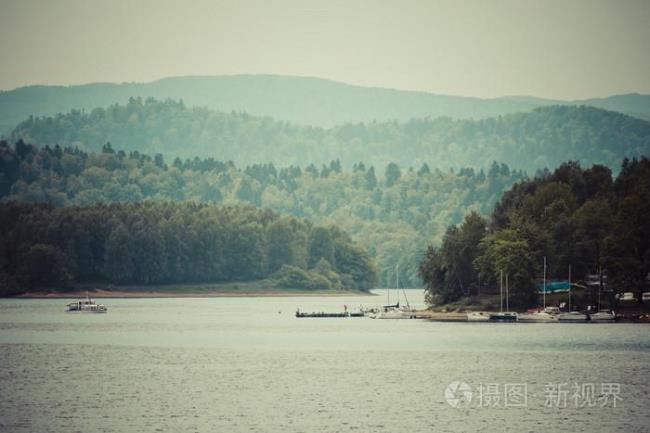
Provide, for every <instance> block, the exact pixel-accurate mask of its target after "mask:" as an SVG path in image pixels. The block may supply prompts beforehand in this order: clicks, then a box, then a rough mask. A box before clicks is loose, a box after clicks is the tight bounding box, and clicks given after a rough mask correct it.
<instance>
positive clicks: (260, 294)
mask: <svg viewBox="0 0 650 433" xmlns="http://www.w3.org/2000/svg"><path fill="white" fill-rule="evenodd" d="M88 295H89V296H90V297H91V298H98V299H99V298H101V299H110V298H125V299H136V298H265V297H268V298H276V297H310V296H311V297H318V296H320V297H351V296H376V295H375V294H373V293H370V292H363V291H336V292H334V291H290V290H269V291H263V290H259V291H256V290H251V291H246V290H242V291H237V290H231V291H228V290H210V291H198V292H189V291H188V292H180V291H179V292H175V291H156V290H103V289H97V290H89V291H88ZM85 297H86V291H85V290H74V291H69V292H47V291H32V292H26V293H21V294H20V295H16V296H7V297H4V298H5V299H12V298H17V299H65V298H71V299H77V298H85Z"/></svg>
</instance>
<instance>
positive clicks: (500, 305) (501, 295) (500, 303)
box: [499, 269, 503, 313]
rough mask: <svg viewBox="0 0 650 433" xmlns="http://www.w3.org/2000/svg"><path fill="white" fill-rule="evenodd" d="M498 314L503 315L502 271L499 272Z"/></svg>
mask: <svg viewBox="0 0 650 433" xmlns="http://www.w3.org/2000/svg"><path fill="white" fill-rule="evenodd" d="M499 312H500V313H503V269H502V270H500V271H499Z"/></svg>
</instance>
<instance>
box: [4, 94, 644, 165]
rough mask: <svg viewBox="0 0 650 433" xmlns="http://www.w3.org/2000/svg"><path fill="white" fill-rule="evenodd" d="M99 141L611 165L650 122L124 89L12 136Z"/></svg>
mask: <svg viewBox="0 0 650 433" xmlns="http://www.w3.org/2000/svg"><path fill="white" fill-rule="evenodd" d="M19 138H23V139H25V140H26V141H30V142H35V143H39V144H40V145H54V144H60V145H62V146H77V147H79V148H81V149H86V150H89V151H97V150H100V149H101V148H102V146H103V145H104V144H105V143H106V142H111V144H112V145H113V147H114V148H118V149H124V150H127V151H132V150H138V151H140V152H144V153H149V154H152V155H153V154H155V153H162V154H164V155H165V156H172V157H173V156H180V157H182V158H193V157H195V156H199V157H213V158H216V159H219V160H223V161H227V160H232V161H234V162H236V163H237V164H238V165H246V164H255V163H260V162H272V163H274V164H276V165H283V166H286V165H292V164H293V165H297V164H300V165H303V164H305V163H310V162H313V163H316V164H318V165H320V164H323V163H328V162H329V161H331V160H336V159H339V160H340V161H343V163H344V164H345V165H346V166H347V167H349V166H350V165H351V164H352V163H353V162H355V161H364V162H365V163H366V164H369V165H375V166H382V167H383V166H385V165H386V164H388V163H389V162H395V163H397V164H399V165H400V166H402V167H409V166H413V167H419V166H420V165H422V163H425V162H426V163H427V164H429V165H430V166H431V167H439V168H442V169H448V168H450V167H467V166H473V167H485V168H487V167H486V166H487V165H488V164H489V163H490V162H491V161H494V160H496V161H501V162H504V163H506V164H508V165H510V166H513V167H517V168H520V169H524V170H527V171H529V172H531V173H534V172H535V171H536V170H537V169H540V168H546V167H548V168H554V167H556V166H558V165H559V164H561V163H562V162H563V161H567V160H575V161H580V162H581V163H582V164H584V165H591V164H596V163H598V164H605V165H607V166H609V167H612V168H617V167H618V165H619V163H620V160H622V159H623V158H624V157H638V156H642V155H646V154H648V153H650V122H647V121H643V120H640V119H637V118H633V117H629V116H625V115H623V114H620V113H616V112H611V111H605V110H600V109H596V108H593V107H586V106H581V107H569V106H549V107H543V108H537V109H535V110H533V111H532V112H529V113H518V114H510V115H506V116H502V117H496V118H489V119H483V120H453V119H450V118H437V119H414V120H410V121H408V122H406V123H397V122H386V123H369V124H363V123H357V124H345V125H341V126H336V127H333V128H331V129H322V128H315V127H306V126H296V125H292V124H289V123H286V122H281V121H275V120H273V119H271V118H260V117H253V116H250V115H247V114H238V113H222V112H215V111H210V110H207V109H202V108H188V107H187V106H186V105H184V104H183V103H181V102H174V101H171V100H168V101H165V102H159V101H156V100H153V99H148V100H145V101H143V100H141V99H139V98H132V99H131V100H130V102H129V103H128V104H126V105H113V106H110V107H109V108H106V109H103V108H96V109H94V110H92V111H90V112H81V111H73V112H70V113H68V114H66V115H62V114H61V115H57V116H54V117H43V118H29V119H27V120H26V121H24V122H23V123H21V124H20V125H18V126H17V127H16V129H15V130H14V132H13V133H12V134H11V137H10V139H11V140H12V141H15V140H17V139H19Z"/></svg>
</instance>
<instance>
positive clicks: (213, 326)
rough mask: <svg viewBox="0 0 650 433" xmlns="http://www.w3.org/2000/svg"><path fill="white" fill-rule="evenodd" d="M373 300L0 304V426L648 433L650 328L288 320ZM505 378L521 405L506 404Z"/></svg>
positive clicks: (415, 298)
mask: <svg viewBox="0 0 650 433" xmlns="http://www.w3.org/2000/svg"><path fill="white" fill-rule="evenodd" d="M409 300H410V301H411V302H412V303H413V304H416V305H418V306H421V305H422V304H423V302H422V294H421V293H419V292H409ZM382 301H384V298H383V297H330V298H325V297H302V298H298V297H296V298H285V297H282V298H204V299H187V298H186V299H108V300H105V301H102V302H104V303H105V304H106V305H107V306H108V308H109V312H108V314H105V315H93V314H66V313H64V312H63V310H64V305H65V303H66V302H67V301H66V300H60V299H59V300H55V299H48V300H35V299H34V300H28V299H4V300H0V388H1V393H0V431H3V432H5V431H7V432H49V431H51V432H75V431H79V432H140V431H141V432H152V431H170V432H192V431H201V432H306V433H307V432H348V431H358V432H439V431H443V432H444V431H450V432H464V431H513V432H530V431H540V432H541V431H544V432H549V431H550V432H554V431H558V432H560V431H568V432H578V431H589V432H616V431H621V432H628V431H630V432H644V431H650V411H649V410H648V409H647V408H648V406H649V404H650V372H649V370H648V369H649V368H650V326H644V325H634V324H557V323H554V324H506V323H504V324H481V323H433V322H427V321H422V320H395V321H393V320H371V319H367V318H347V319H296V318H295V317H294V316H293V313H294V312H295V310H296V308H298V307H300V308H302V309H303V310H306V311H340V310H342V309H343V305H344V304H346V305H348V306H349V307H350V308H352V309H354V308H356V307H358V306H359V305H360V304H363V305H375V304H381V303H382ZM454 381H458V382H463V383H466V384H467V385H468V387H469V388H470V394H471V396H470V397H469V398H468V395H467V394H464V395H463V396H464V400H462V401H461V402H460V404H458V407H453V406H452V405H451V404H450V402H451V403H454V402H455V401H454V400H453V399H451V400H450V399H449V394H447V395H446V394H445V390H446V389H447V388H448V385H449V384H450V383H451V382H454ZM512 384H520V385H521V384H525V385H526V392H525V394H526V397H527V399H526V402H525V405H518V406H513V405H506V394H505V388H506V386H509V385H512ZM558 384H560V388H556V387H557V385H558ZM562 384H566V385H562ZM592 384H593V386H594V387H595V389H596V395H595V396H594V399H591V400H588V399H585V398H584V396H585V394H584V392H582V391H583V390H580V387H581V386H584V385H587V386H591V385H592ZM602 384H615V385H616V386H620V391H619V392H617V393H616V395H617V397H618V398H617V399H616V407H614V406H613V404H612V403H611V399H610V400H607V399H603V398H602V397H603V395H602V393H601V390H602V389H601V386H602ZM563 386H564V388H562V387H563ZM574 388H575V390H574ZM554 389H559V390H564V391H562V392H560V393H558V394H557V395H556V394H554V393H552V391H553V390H554ZM490 390H491V391H492V393H493V396H492V399H488V397H489V392H488V391H490ZM578 391H580V393H579V392H578ZM553 392H554V391H553ZM563 393H564V394H563ZM457 395H458V394H454V395H453V397H456V396H457ZM495 396H498V397H499V398H496V397H495ZM562 396H564V397H565V398H566V404H561V403H562V402H561V401H559V402H558V401H556V400H555V397H559V398H560V400H561V397H562ZM599 398H600V399H599ZM488 403H489V404H488ZM519 403H521V401H519ZM556 403H558V404H556ZM592 403H593V404H592Z"/></svg>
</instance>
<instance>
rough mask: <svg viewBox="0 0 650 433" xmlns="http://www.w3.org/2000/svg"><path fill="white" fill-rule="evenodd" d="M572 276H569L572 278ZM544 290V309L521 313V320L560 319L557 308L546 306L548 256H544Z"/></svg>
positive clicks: (541, 320)
mask: <svg viewBox="0 0 650 433" xmlns="http://www.w3.org/2000/svg"><path fill="white" fill-rule="evenodd" d="M570 278H571V277H569V279H570ZM542 290H543V294H542V296H543V299H544V300H543V304H544V306H543V309H542V310H538V311H535V312H532V313H522V314H520V315H519V320H520V321H522V322H554V321H557V320H558V315H557V314H555V312H556V309H555V308H548V307H546V256H544V283H543V286H542Z"/></svg>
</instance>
